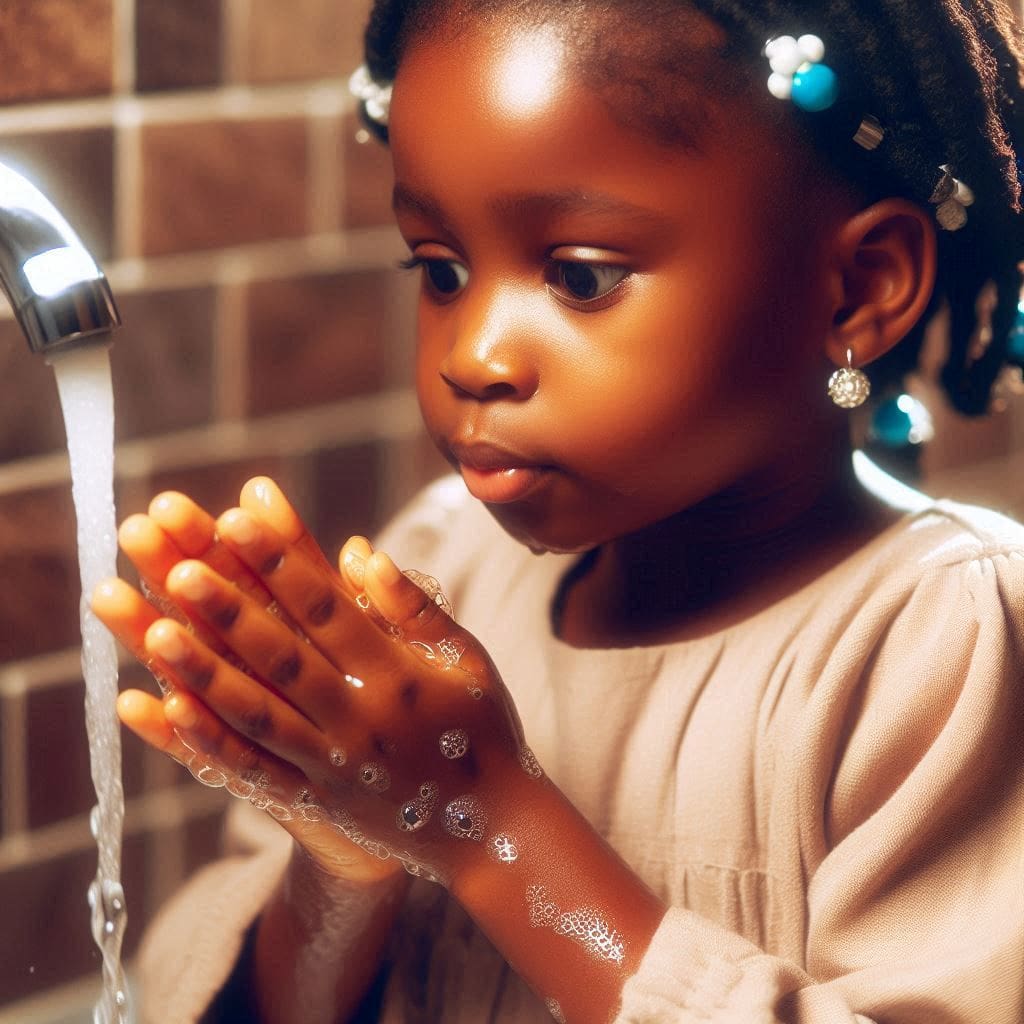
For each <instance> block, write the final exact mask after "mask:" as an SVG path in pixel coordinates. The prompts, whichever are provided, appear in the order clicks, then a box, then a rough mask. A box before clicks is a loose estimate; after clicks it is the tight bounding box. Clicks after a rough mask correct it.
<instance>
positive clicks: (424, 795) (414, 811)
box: [397, 782, 437, 832]
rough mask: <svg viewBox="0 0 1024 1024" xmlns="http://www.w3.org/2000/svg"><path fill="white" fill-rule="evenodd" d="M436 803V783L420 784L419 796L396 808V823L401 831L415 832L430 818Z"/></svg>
mask: <svg viewBox="0 0 1024 1024" xmlns="http://www.w3.org/2000/svg"><path fill="white" fill-rule="evenodd" d="M435 803H437V783H436V782H424V783H423V785H422V786H420V792H419V796H417V797H416V798H415V799H413V800H407V801H406V802H405V803H404V804H402V806H401V807H400V808H399V809H398V818H397V823H398V827H399V828H400V829H401V830H402V831H403V832H416V831H417V830H418V829H421V828H422V827H423V826H424V825H426V823H427V822H428V821H429V820H430V816H431V814H433V812H434V804H435Z"/></svg>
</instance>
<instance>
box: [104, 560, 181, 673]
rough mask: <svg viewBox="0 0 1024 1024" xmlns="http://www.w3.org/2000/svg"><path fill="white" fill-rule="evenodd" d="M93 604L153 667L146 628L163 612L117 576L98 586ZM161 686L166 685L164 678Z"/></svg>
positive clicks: (108, 624)
mask: <svg viewBox="0 0 1024 1024" xmlns="http://www.w3.org/2000/svg"><path fill="white" fill-rule="evenodd" d="M91 607H92V610H93V611H94V612H95V613H96V617H97V618H98V619H99V620H100V622H102V623H103V625H104V626H106V627H107V629H109V630H110V632H111V633H113V634H114V636H116V637H117V639H118V640H120V641H121V643H122V644H124V646H125V647H127V648H128V650H129V651H131V653H132V654H134V655H135V657H136V658H138V659H139V661H141V662H142V663H143V664H144V665H146V666H147V667H149V668H150V669H152V666H151V665H150V658H149V655H148V654H147V653H146V642H145V638H146V630H148V629H149V627H150V626H152V625H153V623H154V622H156V621H157V619H159V618H160V613H159V612H158V611H157V610H156V609H155V608H154V607H153V606H152V605H151V604H150V603H149V602H148V601H147V600H146V599H145V598H144V597H143V596H142V595H141V594H140V593H139V592H138V591H137V590H136V589H135V588H134V587H132V586H130V585H129V584H127V583H125V581H124V580H122V579H117V578H116V577H115V578H113V579H109V580H104V581H103V582H102V583H100V584H99V586H97V587H96V589H95V590H94V591H93V593H92V600H91ZM161 685H162V686H163V685H165V684H164V683H163V681H161Z"/></svg>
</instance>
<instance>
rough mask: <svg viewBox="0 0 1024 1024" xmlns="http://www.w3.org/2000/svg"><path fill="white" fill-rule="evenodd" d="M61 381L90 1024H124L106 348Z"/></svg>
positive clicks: (77, 356)
mask: <svg viewBox="0 0 1024 1024" xmlns="http://www.w3.org/2000/svg"><path fill="white" fill-rule="evenodd" d="M51 365H52V366H53V370H54V373H55V374H56V377H57V389H58V391H59V392H60V402H61V407H62V408H63V410H64V426H65V429H66V431H67V435H68V452H69V454H70V456H71V487H72V495H73V497H74V501H75V512H76V515H77V517H78V562H79V568H80V571H81V576H82V601H81V617H82V672H83V674H84V676H85V724H86V730H87V731H88V734H89V751H90V761H91V766H92V782H93V786H94V787H95V789H96V799H97V804H96V806H95V807H94V808H93V810H92V815H91V817H90V825H91V827H92V834H93V837H94V838H95V839H96V844H97V846H98V848H99V857H98V865H97V871H96V878H95V880H94V881H93V883H92V885H90V886H89V906H90V907H91V915H92V935H93V938H94V939H95V940H96V945H97V946H99V948H100V952H101V953H102V954H103V992H102V995H101V996H100V1000H99V1002H98V1003H97V1004H96V1007H95V1009H94V1010H93V1022H94V1024H126V1022H127V1021H128V996H127V989H126V987H125V980H124V971H123V968H122V966H121V942H122V940H123V938H124V929H125V924H126V922H127V914H126V912H125V901H124V890H123V889H122V888H121V881H120V876H121V829H122V824H123V821H124V791H123V790H122V787H121V734H120V732H119V729H118V722H117V715H116V712H115V710H114V704H115V701H116V700H117V648H116V646H115V643H114V638H113V636H112V635H111V634H110V633H109V632H108V631H107V629H106V628H105V627H104V626H103V624H102V623H101V622H100V621H99V619H97V618H96V616H95V615H94V614H93V612H92V609H91V608H90V607H89V595H90V594H92V592H93V590H95V589H96V586H97V585H98V584H99V583H100V581H101V580H104V579H107V578H109V577H111V576H115V575H116V574H117V527H116V523H115V517H114V398H113V392H112V389H111V383H110V356H109V352H108V349H107V346H106V345H103V344H99V345H88V346H86V347H84V348H75V349H72V350H71V351H70V352H66V353H61V354H57V355H55V356H52V357H51Z"/></svg>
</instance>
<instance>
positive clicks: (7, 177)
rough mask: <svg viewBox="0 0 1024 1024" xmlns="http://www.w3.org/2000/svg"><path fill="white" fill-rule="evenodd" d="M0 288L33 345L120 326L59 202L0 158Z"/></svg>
mask: <svg viewBox="0 0 1024 1024" xmlns="http://www.w3.org/2000/svg"><path fill="white" fill-rule="evenodd" d="M0 287H2V288H3V290H4V293H5V294H6V295H7V298H8V300H9V301H10V303H11V307H12V309H13V310H14V315H15V317H16V318H17V320H18V323H19V324H20V326H21V329H22V331H23V332H24V334H25V338H26V339H27V341H28V345H29V348H30V349H32V351H33V352H39V353H42V354H44V355H45V354H47V353H50V352H56V351H57V350H58V349H60V350H63V349H65V348H69V347H71V346H72V345H77V344H80V343H82V342H83V340H84V341H102V340H104V335H106V334H108V333H109V332H110V331H112V330H113V329H114V328H115V327H119V326H120V325H121V316H120V314H119V313H118V311H117V306H116V305H115V304H114V296H113V294H112V293H111V291H110V285H109V284H107V279H106V278H105V277H104V276H103V271H101V270H100V268H99V267H98V266H97V265H96V261H95V260H94V259H93V258H92V256H90V255H89V252H88V250H87V249H86V248H85V246H84V245H82V242H81V240H80V239H79V237H78V235H76V234H75V232H74V231H73V230H72V229H71V226H70V225H69V224H68V222H67V221H66V220H65V219H64V218H63V217H62V216H61V215H60V213H59V212H58V210H57V208H56V207H55V206H54V205H53V203H51V202H50V201H49V199H47V198H46V196H44V195H43V194H42V192H40V191H39V189H37V188H36V187H35V185H33V184H32V183H31V182H30V181H28V180H27V179H26V178H24V177H23V176H22V175H20V174H18V173H17V172H16V171H12V170H11V169H10V168H9V167H5V166H4V165H3V164H0Z"/></svg>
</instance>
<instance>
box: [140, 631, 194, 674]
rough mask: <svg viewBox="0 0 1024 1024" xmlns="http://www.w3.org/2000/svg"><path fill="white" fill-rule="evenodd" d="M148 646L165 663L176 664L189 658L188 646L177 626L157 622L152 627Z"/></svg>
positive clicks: (147, 641) (147, 637)
mask: <svg viewBox="0 0 1024 1024" xmlns="http://www.w3.org/2000/svg"><path fill="white" fill-rule="evenodd" d="M146 646H147V647H148V648H149V649H150V650H151V651H152V652H153V653H154V654H156V655H158V656H159V657H161V658H162V659H163V660H164V661H167V662H170V663H171V664H174V663H176V662H179V661H184V660H185V658H186V657H188V645H187V644H186V643H185V641H184V640H183V639H182V636H181V634H180V633H179V632H178V628H177V627H176V626H172V625H171V624H170V623H169V622H157V623H155V624H154V625H153V626H151V627H150V630H149V633H148V634H147V636H146Z"/></svg>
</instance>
